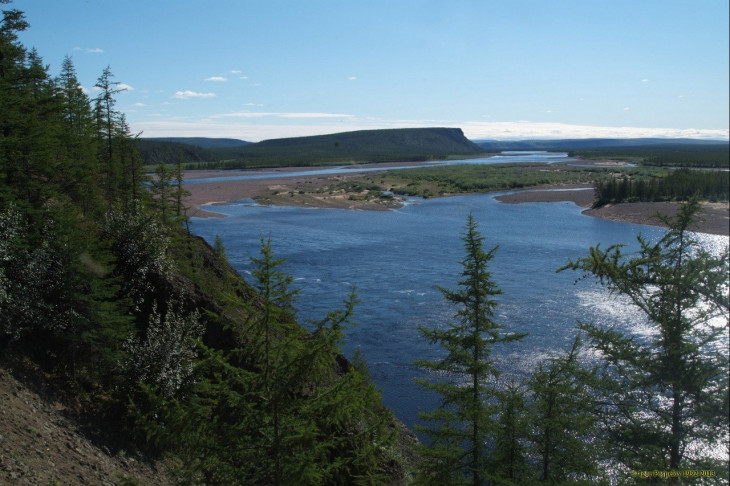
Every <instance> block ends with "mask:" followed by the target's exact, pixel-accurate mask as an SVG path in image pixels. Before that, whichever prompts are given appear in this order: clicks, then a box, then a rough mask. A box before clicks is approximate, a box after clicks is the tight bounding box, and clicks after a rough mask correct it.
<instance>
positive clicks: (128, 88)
mask: <svg viewBox="0 0 730 486" xmlns="http://www.w3.org/2000/svg"><path fill="white" fill-rule="evenodd" d="M117 89H121V90H124V91H134V88H133V87H131V86H130V85H128V84H126V83H119V84H117Z"/></svg>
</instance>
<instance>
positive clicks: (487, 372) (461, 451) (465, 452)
mask: <svg viewBox="0 0 730 486" xmlns="http://www.w3.org/2000/svg"><path fill="white" fill-rule="evenodd" d="M462 241H463V242H464V249H465V252H466V256H465V257H464V260H462V261H461V265H462V267H463V272H462V274H461V277H462V278H461V280H460V281H459V285H460V288H459V289H458V290H448V289H445V288H441V287H439V290H441V292H442V293H443V295H444V297H445V298H446V300H447V301H449V302H450V303H452V304H454V305H455V306H457V307H458V310H457V312H456V318H457V322H456V323H455V324H449V325H448V326H447V327H446V328H445V329H442V328H435V329H428V328H425V327H421V328H420V331H421V334H423V336H424V337H426V339H428V340H429V341H430V342H431V343H438V344H439V345H441V346H442V347H444V348H445V349H446V355H445V356H444V357H443V358H442V359H440V360H438V361H425V360H422V361H417V364H418V365H419V366H421V367H422V368H424V369H425V370H427V371H429V372H434V373H439V374H441V373H445V374H446V375H449V376H455V377H457V380H458V381H456V382H455V381H445V380H439V381H436V382H431V381H428V380H418V383H419V384H420V385H421V386H423V387H424V388H426V389H427V390H433V391H435V392H437V393H438V394H439V395H441V406H440V407H439V408H438V409H437V410H435V411H433V412H429V413H423V414H422V415H421V418H423V419H425V420H428V421H430V422H434V424H435V425H434V426H433V427H432V428H426V427H420V428H419V430H421V431H422V432H424V433H426V435H427V436H428V437H429V439H430V440H431V444H430V446H428V447H426V448H425V449H424V454H425V456H426V458H427V461H426V464H425V465H424V471H423V472H424V474H423V477H422V481H423V482H424V483H428V484H473V485H475V486H477V485H479V484H482V483H483V482H484V481H485V479H486V478H487V471H486V469H487V463H488V461H487V459H488V457H489V451H488V449H487V445H486V444H487V443H488V442H490V441H491V440H492V438H493V436H494V432H495V426H496V425H495V421H494V414H495V412H496V410H497V408H496V405H495V391H496V384H495V381H496V378H497V377H498V375H499V371H498V370H497V368H496V366H495V364H494V361H493V360H492V359H491V351H492V348H493V346H495V345H497V344H502V343H508V342H512V341H516V340H519V339H521V338H522V337H524V334H515V333H505V332H504V331H503V329H504V327H503V326H502V325H501V324H498V323H497V322H495V321H494V320H493V316H494V311H495V309H496V307H497V301H496V300H495V297H496V296H498V295H500V294H501V293H502V292H501V290H500V289H499V288H498V287H497V286H496V284H495V283H494V282H493V281H492V279H491V273H490V272H489V270H488V264H489V262H490V261H491V260H492V259H493V258H494V255H495V253H496V251H497V247H494V248H492V249H491V250H490V251H488V252H485V251H484V250H483V242H484V237H483V236H482V235H481V234H480V233H479V232H478V231H477V223H476V221H474V217H473V216H472V215H471V214H470V215H469V217H468V219H467V224H466V228H465V230H464V233H463V236H462Z"/></svg>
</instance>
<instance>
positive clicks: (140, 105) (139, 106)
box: [132, 103, 147, 108]
mask: <svg viewBox="0 0 730 486" xmlns="http://www.w3.org/2000/svg"><path fill="white" fill-rule="evenodd" d="M132 106H136V107H138V108H141V107H143V106H147V105H145V104H144V103H134V104H133V105H132Z"/></svg>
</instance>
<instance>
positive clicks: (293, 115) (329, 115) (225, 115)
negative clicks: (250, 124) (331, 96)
mask: <svg viewBox="0 0 730 486" xmlns="http://www.w3.org/2000/svg"><path fill="white" fill-rule="evenodd" d="M247 106H252V105H251V104H249V105H247ZM253 106H260V105H253ZM264 117H276V118H353V115H345V114H342V113H296V112H294V113H278V112H260V111H239V112H233V113H223V114H220V115H212V116H211V117H210V118H211V119H216V118H264Z"/></svg>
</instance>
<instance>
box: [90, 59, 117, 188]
mask: <svg viewBox="0 0 730 486" xmlns="http://www.w3.org/2000/svg"><path fill="white" fill-rule="evenodd" d="M113 77H114V74H112V72H111V68H110V67H109V66H107V67H106V68H105V69H104V71H103V72H102V74H101V76H99V79H97V81H96V84H95V85H94V87H95V88H97V89H98V90H99V95H98V96H97V97H96V100H95V102H96V105H95V109H94V111H95V116H96V125H97V133H98V137H99V145H100V153H99V158H100V160H101V167H102V176H103V180H102V187H103V188H104V193H105V196H106V198H107V199H108V200H110V201H116V200H117V199H118V198H119V189H120V185H121V182H120V181H121V179H122V166H121V162H120V157H121V154H120V153H118V152H119V150H118V148H119V147H118V144H117V143H116V142H117V140H118V135H119V132H120V123H119V122H120V113H119V112H118V111H116V110H115V106H116V99H115V95H117V94H119V93H121V92H122V91H124V90H123V89H121V88H119V84H120V83H119V82H116V81H112V78H113Z"/></svg>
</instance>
